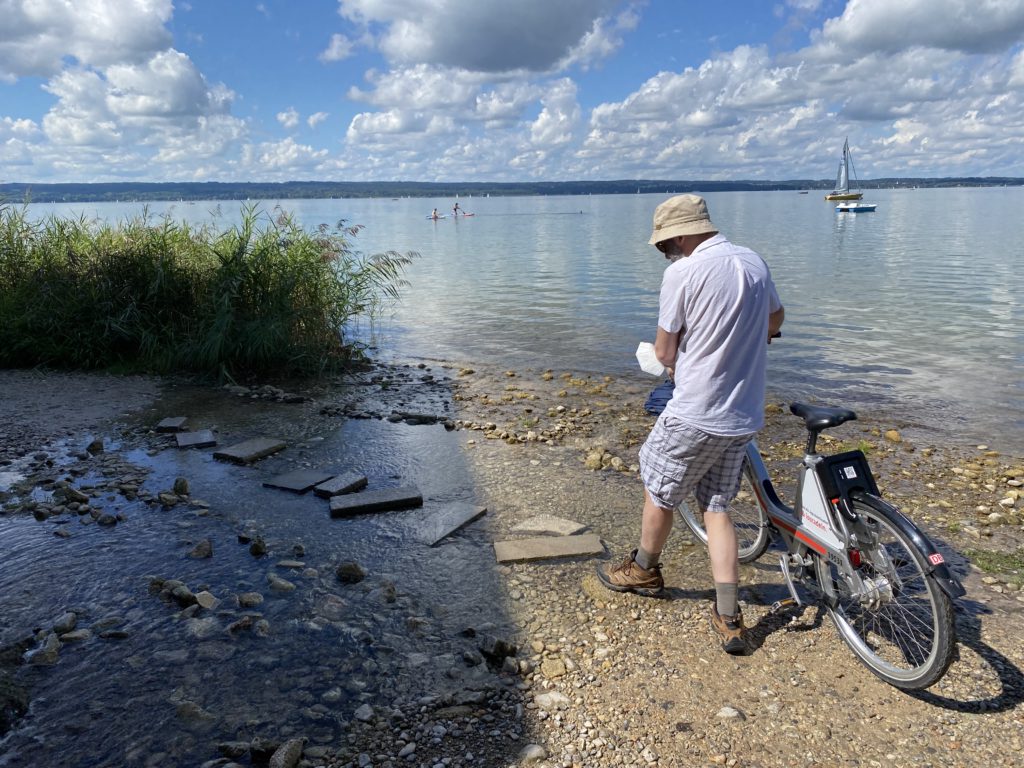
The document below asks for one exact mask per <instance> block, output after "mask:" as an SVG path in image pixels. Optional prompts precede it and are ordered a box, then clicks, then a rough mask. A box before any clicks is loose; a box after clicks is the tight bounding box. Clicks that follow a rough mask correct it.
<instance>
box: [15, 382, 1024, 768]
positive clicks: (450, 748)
mask: <svg viewBox="0 0 1024 768" xmlns="http://www.w3.org/2000/svg"><path fill="white" fill-rule="evenodd" d="M434 367H435V369H436V368H438V367H442V368H443V370H444V371H445V373H444V374H440V373H438V374H437V375H436V377H435V376H432V377H431V381H429V387H427V389H428V390H429V391H428V392H427V393H426V396H424V391H423V390H424V386H425V385H424V383H423V382H422V379H418V378H417V377H415V376H410V375H409V370H413V371H414V370H415V369H414V368H413V369H409V368H406V369H402V368H399V369H397V371H395V370H391V371H385V372H384V373H380V372H378V373H377V374H376V380H375V384H377V385H379V391H376V390H375V391H376V394H375V396H374V397H372V398H366V397H362V398H357V399H352V398H351V397H349V399H347V400H345V401H344V402H342V401H341V400H340V399H338V398H337V397H335V396H333V395H331V394H330V390H329V389H324V388H320V389H318V390H316V391H315V392H314V393H313V396H314V397H315V398H318V400H317V401H316V402H315V403H314V404H313V406H314V407H313V408H307V410H306V412H308V413H312V412H314V411H315V410H316V409H319V413H320V414H321V416H322V417H323V418H335V419H336V418H338V417H344V416H346V415H348V416H353V415H358V416H360V417H366V416H377V417H383V416H386V415H388V414H391V413H393V412H395V411H402V409H403V407H405V406H404V405H403V404H404V403H406V402H407V400H408V401H410V402H414V403H415V411H416V414H412V415H411V416H410V414H409V413H408V412H407V411H403V412H405V413H406V415H407V416H409V417H410V418H411V417H414V416H416V415H419V416H422V415H423V414H425V413H428V412H430V411H433V413H434V414H435V415H436V416H437V417H438V420H446V421H448V422H449V426H450V427H452V428H454V429H456V430H458V432H457V435H458V437H459V439H460V440H461V441H462V444H463V446H464V454H465V457H466V459H467V462H468V463H469V465H470V467H471V470H472V473H473V476H474V478H475V481H476V486H477V490H478V494H479V496H480V498H481V500H482V501H484V503H486V506H487V508H488V513H487V516H486V518H485V519H484V520H483V521H481V522H480V523H478V524H474V525H480V526H483V527H484V528H485V529H486V532H487V537H486V538H487V541H498V540H502V539H506V538H515V537H517V536H519V535H521V534H517V533H516V532H515V531H513V528H514V527H515V526H516V525H517V524H519V523H521V522H523V521H524V520H526V519H528V518H531V517H534V516H536V515H539V514H549V515H555V516H558V517H561V518H566V519H569V520H572V521H575V522H577V523H579V524H581V525H583V526H586V528H587V529H588V530H589V531H592V532H595V533H597V534H598V535H599V536H600V537H601V539H602V540H603V541H604V543H605V546H606V555H605V556H604V557H600V558H593V559H583V560H562V561H554V562H540V563H525V564H516V565H512V566H496V567H495V573H496V574H497V576H498V578H499V580H500V584H501V591H502V592H503V599H504V602H505V606H504V610H505V611H506V612H507V614H508V616H509V618H510V620H511V621H512V622H513V624H514V629H513V630H511V631H510V632H508V633H507V636H500V640H499V644H500V642H505V641H507V643H508V644H510V645H515V646H516V647H517V648H518V650H517V652H516V653H515V654H513V655H509V654H508V652H507V651H508V649H506V650H505V651H502V650H501V649H500V648H499V649H498V652H495V653H493V654H490V655H488V659H487V660H488V662H489V664H483V663H482V662H483V659H482V658H474V654H476V656H480V653H478V652H477V651H476V650H474V649H481V650H484V649H488V645H487V642H485V641H484V640H483V638H482V637H474V638H471V639H469V640H467V638H465V637H461V638H460V637H451V636H443V631H442V629H441V628H440V625H439V626H437V627H432V628H431V630H430V631H429V632H428V633H427V634H428V636H430V637H434V638H435V640H436V643H435V646H436V647H434V648H432V649H428V653H427V655H428V656H430V657H431V658H433V659H434V663H435V664H437V665H443V664H446V663H450V660H451V658H452V657H454V658H455V659H459V658H460V657H461V658H462V659H463V660H464V661H465V664H462V665H461V667H462V668H463V669H465V668H467V667H468V668H469V670H470V672H471V674H470V673H468V672H460V673H459V674H460V675H462V674H465V675H468V677H467V678H466V679H465V680H463V679H460V680H459V681H458V682H459V686H460V687H458V690H457V691H456V692H455V693H451V692H439V691H437V690H435V689H432V688H428V689H422V690H417V689H416V687H415V684H414V683H412V684H410V685H411V687H406V688H404V689H403V690H402V691H401V695H400V696H399V697H397V698H393V699H389V700H387V701H379V702H375V703H374V705H373V706H372V707H371V708H370V710H368V711H367V710H364V711H363V712H362V713H359V712H356V713H352V714H351V717H349V718H348V719H347V725H346V729H347V730H346V736H345V738H344V740H343V743H327V744H316V745H313V743H312V742H303V743H304V744H305V752H304V753H303V756H302V758H301V760H300V758H299V757H298V754H299V753H301V752H302V750H301V745H300V747H299V748H298V750H296V747H295V744H294V743H291V744H289V743H288V742H287V740H285V739H281V740H279V742H277V743H273V744H271V745H270V747H272V749H268V748H267V745H263V749H262V751H260V752H259V754H257V750H256V749H255V746H254V744H248V745H243V747H242V748H239V749H240V751H237V752H231V751H230V748H229V747H228V745H221V747H223V748H222V749H221V750H220V752H221V754H223V755H227V756H225V757H219V758H218V757H216V749H215V747H214V746H213V745H211V758H210V762H209V765H211V766H213V765H236V764H241V765H251V764H258V763H259V762H260V761H261V760H262V761H264V762H265V760H266V759H267V758H269V756H270V754H272V753H274V752H275V751H277V752H278V755H277V759H279V762H278V763H276V764H281V765H295V764H299V765H305V766H320V765H323V766H332V767H335V766H357V765H358V766H366V765H372V766H399V765H415V766H427V767H428V768H434V766H471V765H472V766H497V767H500V766H513V765H526V764H532V765H538V766H547V767H550V768H553V767H555V766H558V767H560V768H576V766H580V767H582V768H591V767H593V768H601V767H603V766H689V765H727V766H734V765H736V766H817V765H821V766H826V765H827V766H831V765H844V766H874V765H877V766H883V765H884V766H889V765H894V766H902V765H913V766H931V765H934V766H939V765H942V766H949V765H954V766H959V765H964V766H973V765H986V766H993V765H996V766H1001V765H1006V766H1010V765H1018V764H1019V762H1020V757H1019V756H1020V754H1021V752H1022V750H1024V708H1022V706H1021V702H1022V701H1024V673H1022V672H1021V668H1022V666H1024V641H1022V639H1021V613H1022V611H1024V597H1022V596H1021V595H1022V593H1021V591H1020V587H1021V578H1022V574H1021V571H1020V568H1021V560H1022V557H1024V555H1022V551H1024V550H1022V543H1024V527H1022V525H1021V519H1020V517H1019V512H1018V510H1019V509H1020V508H1021V507H1024V501H1021V500H1020V499H1019V498H1018V489H1019V488H1020V487H1021V486H1020V481H1022V480H1024V460H1021V459H1020V458H1019V457H1010V456H1005V455H1002V454H1000V453H999V452H998V446H992V447H989V446H951V445H937V444H934V442H935V441H934V440H932V441H931V442H925V441H927V440H929V437H928V435H927V433H926V432H924V430H922V429H920V428H919V427H916V426H915V425H909V424H904V423H901V422H899V421H897V420H894V419H891V418H889V417H886V416H881V417H879V416H875V417H874V418H872V419H865V420H862V421H859V422H856V423H853V424H849V425H844V426H843V427H841V428H839V429H837V430H835V434H834V439H832V441H831V442H832V445H831V446H829V447H830V448H836V449H839V448H843V449H845V448H848V447H862V448H864V449H866V450H867V451H868V454H869V458H870V461H871V463H872V467H873V469H874V471H875V474H876V479H877V480H878V482H879V486H880V487H881V489H882V492H883V494H884V495H885V496H886V497H887V498H889V499H890V500H891V501H893V502H894V503H896V504H897V505H898V506H901V507H902V508H903V509H905V510H906V511H908V512H910V514H911V515H912V516H913V517H914V518H915V519H916V520H917V521H918V522H919V523H920V524H921V525H922V527H924V528H925V530H926V531H927V532H928V534H929V535H930V536H932V537H933V538H935V539H936V540H938V541H941V542H942V543H943V545H944V546H945V547H946V548H947V551H948V552H949V553H950V554H951V556H952V559H953V560H954V563H955V564H956V566H957V568H958V569H959V571H960V573H961V574H962V575H963V577H964V580H965V583H966V586H967V588H968V594H967V597H966V598H964V599H963V600H961V601H960V603H959V606H958V615H957V631H958V636H959V638H960V648H959V658H958V660H957V661H955V662H954V664H953V666H952V667H951V669H950V671H949V673H948V674H947V676H946V677H945V678H944V679H943V680H942V681H940V682H939V683H938V684H937V685H936V686H934V687H933V688H932V689H930V690H929V691H927V692H924V693H920V694H916V695H909V694H905V693H902V692H900V691H898V690H896V689H894V688H892V687H890V686H888V685H886V684H884V683H883V682H881V681H880V680H878V679H876V678H875V677H874V676H873V675H871V674H870V672H869V671H868V670H867V669H866V668H864V667H862V666H861V665H860V664H859V663H858V662H857V660H856V659H855V658H854V657H853V655H852V654H851V653H850V652H849V651H848V650H847V649H846V647H845V646H844V645H843V644H842V641H841V640H840V639H839V637H838V635H837V634H836V632H835V630H834V628H833V627H832V625H831V623H830V620H829V619H828V617H827V615H825V614H824V612H823V611H821V610H819V609H817V608H816V607H813V606H812V607H807V608H805V609H803V610H802V611H800V612H791V613H785V614H780V615H771V614H769V612H768V609H767V606H768V605H770V604H771V602H772V601H774V600H776V599H778V598H780V597H782V596H784V594H785V588H784V586H783V585H782V580H781V577H780V575H779V573H778V570H777V568H774V567H773V566H772V563H771V561H772V559H773V558H772V555H771V554H770V553H769V554H768V555H766V556H765V557H764V558H762V560H761V561H759V562H758V563H755V564H753V565H751V566H745V567H744V568H743V569H742V572H741V581H742V583H741V592H740V597H741V602H742V605H743V608H744V615H745V617H746V620H747V623H748V625H753V627H754V629H753V637H754V639H755V643H754V645H755V649H754V652H753V653H752V654H751V655H750V656H746V657H741V658H736V657H731V656H727V655H726V654H724V653H722V652H721V650H720V649H719V648H718V646H717V644H716V643H715V641H714V638H713V636H712V634H711V630H710V629H709V627H708V623H707V614H706V611H707V606H708V604H709V601H710V598H711V590H710V589H709V587H710V576H709V573H708V563H707V556H706V554H705V552H704V551H703V549H702V548H701V547H700V546H697V545H696V544H695V543H694V541H693V540H692V538H691V537H690V536H689V535H688V533H687V532H686V531H685V529H682V528H677V529H676V531H674V532H673V535H672V537H671V538H670V540H669V543H668V546H667V548H666V551H665V553H664V556H663V564H664V572H665V576H666V581H667V585H668V587H669V590H668V591H669V599H667V600H652V599H644V598H639V597H634V596H629V595H618V594H614V593H610V592H608V591H606V590H604V588H603V587H601V586H600V584H599V583H597V581H596V579H595V577H594V576H593V573H594V568H595V567H596V566H597V565H600V564H603V563H604V562H607V561H610V560H613V559H618V558H619V557H621V556H622V555H623V554H624V553H625V552H627V551H628V550H629V549H631V548H632V547H634V546H635V544H636V540H637V537H638V535H639V509H640V494H641V489H640V484H639V480H638V478H637V474H636V454H637V450H638V447H639V444H640V442H641V441H642V440H643V438H644V437H645V436H646V434H647V431H648V429H649V428H650V425H651V423H652V418H651V417H650V416H649V415H647V414H646V413H644V412H643V410H642V409H641V408H640V404H641V403H642V402H643V399H644V397H645V396H646V393H647V391H648V390H649V389H650V380H649V379H648V380H642V379H629V380H625V379H624V380H619V381H616V380H610V379H606V378H599V377H593V376H589V377H588V376H586V375H577V374H573V373H571V372H562V371H542V370H539V371H500V370H483V369H478V370H472V369H471V368H470V367H469V366H466V365H449V364H445V365H443V366H434ZM382 370H383V369H382ZM382 382H385V383H382ZM166 384H167V382H162V381H160V380H156V379H147V378H121V377H106V376H81V375H74V374H45V375H44V374H40V373H35V372H11V371H0V390H2V391H3V392H4V398H3V402H2V404H0V416H2V424H3V426H2V427H0V431H2V432H3V433H4V434H3V439H2V442H0V444H2V446H3V447H2V452H0V475H2V473H3V472H4V471H5V467H7V468H10V467H12V466H16V465H17V464H18V462H19V461H23V460H24V458H25V457H26V456H29V455H30V454H31V453H32V452H33V451H35V450H38V449H39V448H40V446H42V445H44V444H47V443H50V442H56V443H59V442H61V441H65V442H72V443H74V444H76V445H80V444H84V443H83V441H84V442H88V440H85V438H86V437H88V436H90V435H92V434H93V433H100V432H102V431H104V430H107V429H109V428H110V425H111V424H112V423H114V422H118V421H120V420H122V419H123V417H124V416H125V415H126V414H130V413H131V412H133V411H135V412H137V411H139V410H141V409H144V408H146V407H147V406H148V405H149V404H150V403H151V401H152V400H153V398H155V397H156V396H157V394H158V393H159V391H160V390H161V388H162V387H164V386H166ZM409 390H412V391H413V396H412V397H411V398H407V395H408V392H409ZM417 398H418V399H417ZM83 403H88V404H89V405H88V407H87V408H83V406H82V404H83ZM447 406H450V408H448V409H447V410H446V407H447ZM407 410H412V408H411V407H408V408H407ZM784 410H785V409H784V408H782V407H781V404H780V403H773V404H772V405H770V406H769V409H768V418H769V424H768V426H767V428H766V429H765V431H764V433H763V434H762V436H761V437H760V439H759V443H760V445H761V447H762V452H763V454H764V455H765V459H766V464H767V466H768V467H769V470H770V471H771V472H772V475H773V477H774V478H775V482H776V486H777V487H778V488H779V489H780V490H781V491H782V495H783V497H784V498H785V497H786V495H787V494H788V491H789V488H790V487H791V485H792V483H791V481H790V480H789V479H788V478H789V477H790V476H792V474H793V472H792V470H793V467H794V466H795V465H796V462H797V461H798V459H799V455H800V453H801V448H802V441H803V436H802V434H801V433H800V425H799V422H798V420H797V419H795V418H794V417H792V416H790V415H788V412H784ZM311 418H312V416H311ZM0 501H2V499H0ZM993 516H995V517H993ZM957 555H960V556H959V557H958V556H957ZM964 555H966V557H965V556H964ZM378 591H379V590H378ZM435 608H436V607H435ZM366 610H367V611H373V610H376V611H380V610H381V608H380V607H379V602H372V601H371V602H367V604H366ZM386 610H388V611H396V612H399V613H400V612H402V611H409V612H410V615H409V616H408V617H405V618H403V617H401V616H399V617H398V620H396V621H395V622H393V623H397V624H403V623H405V624H406V625H407V626H410V627H413V626H416V627H422V625H423V624H424V623H425V622H427V621H428V620H429V617H430V616H432V615H433V614H434V612H435V611H434V610H433V609H430V610H428V609H425V608H424V607H423V606H418V607H417V608H416V611H415V615H413V612H412V608H411V607H410V606H409V605H408V604H407V602H404V601H403V599H402V597H401V584H399V598H398V599H397V600H395V601H392V602H390V603H388V604H387V607H386ZM436 613H437V614H439V615H440V614H441V613H443V611H440V610H437V611H436ZM425 617H426V618H425ZM477 629H479V630H481V634H482V632H483V630H486V627H478V628H477ZM435 636H436V637H435ZM489 650H490V651H492V652H494V651H495V649H494V647H493V645H491V646H490V647H489ZM445 659H448V661H444V660H445ZM456 666H460V665H456ZM0 671H2V670H0ZM439 671H441V672H443V671H444V670H443V669H440V667H439ZM450 671H451V670H449V672H450ZM386 673H387V670H384V671H383V674H386ZM449 676H451V675H449ZM429 679H432V678H430V676H427V675H425V676H424V677H423V680H424V681H426V680H429ZM409 745H413V746H412V747H411V748H410V746H409ZM236 746H237V745H236ZM244 747H248V748H249V749H250V751H249V752H246V751H245V748H244ZM286 748H287V749H286ZM225 750H227V751H225ZM289 750H290V751H289ZM286 753H287V754H286ZM292 757H294V760H293V759H292ZM286 758H287V759H288V760H289V761H290V762H280V761H283V760H285V759H286ZM0 764H3V761H2V759H0Z"/></svg>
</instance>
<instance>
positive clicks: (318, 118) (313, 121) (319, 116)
mask: <svg viewBox="0 0 1024 768" xmlns="http://www.w3.org/2000/svg"><path fill="white" fill-rule="evenodd" d="M328 117H329V115H328V114H327V113H326V112H314V113H313V114H312V115H310V116H309V117H308V118H306V125H308V126H309V127H310V128H316V127H317V126H318V125H320V123H322V122H323V121H324V120H326V119H327V118H328Z"/></svg>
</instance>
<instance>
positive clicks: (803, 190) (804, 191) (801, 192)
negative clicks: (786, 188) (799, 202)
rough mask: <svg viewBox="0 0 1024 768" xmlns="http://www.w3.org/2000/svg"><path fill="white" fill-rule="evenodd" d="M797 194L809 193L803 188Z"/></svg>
mask: <svg viewBox="0 0 1024 768" xmlns="http://www.w3.org/2000/svg"><path fill="white" fill-rule="evenodd" d="M797 194H798V195H806V194H807V190H805V189H801V190H800V191H799V192H797Z"/></svg>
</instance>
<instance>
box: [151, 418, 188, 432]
mask: <svg viewBox="0 0 1024 768" xmlns="http://www.w3.org/2000/svg"><path fill="white" fill-rule="evenodd" d="M187 422H188V416H168V417H167V418H166V419H163V420H162V421H161V422H160V423H159V424H157V425H156V431H157V432H184V431H185V424H186V423H187Z"/></svg>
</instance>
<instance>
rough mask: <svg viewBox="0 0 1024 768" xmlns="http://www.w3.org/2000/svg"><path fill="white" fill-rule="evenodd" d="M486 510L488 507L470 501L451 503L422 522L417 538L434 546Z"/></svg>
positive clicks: (429, 545)
mask: <svg viewBox="0 0 1024 768" xmlns="http://www.w3.org/2000/svg"><path fill="white" fill-rule="evenodd" d="M486 512H487V507H478V506H477V505H475V504H470V503H469V502H468V501H464V502H457V503H455V504H449V505H448V506H447V507H445V508H444V509H442V510H441V511H440V512H438V513H437V514H435V515H433V516H431V517H429V518H427V519H426V520H424V521H423V522H422V523H421V524H420V526H419V530H418V532H417V534H416V538H417V539H419V540H420V541H422V542H423V543H424V544H426V545H427V546H428V547H433V546H435V545H436V544H438V543H439V542H441V541H442V540H443V539H446V538H447V537H448V536H450V535H452V534H453V533H455V531H457V530H459V528H461V527H462V526H464V525H467V524H468V523H471V522H473V521H474V520H476V519H477V518H478V517H480V516H482V515H484V514H485V513H486Z"/></svg>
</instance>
